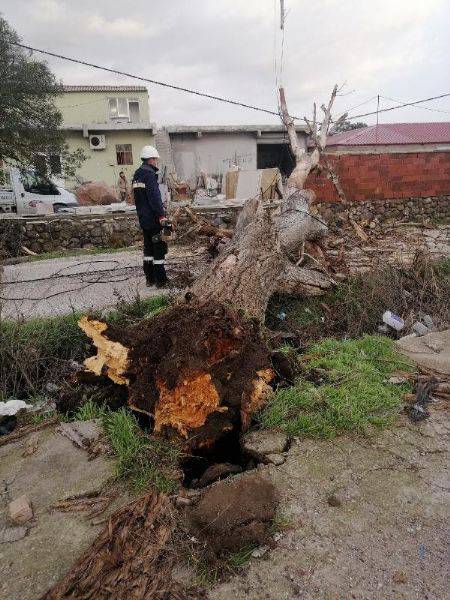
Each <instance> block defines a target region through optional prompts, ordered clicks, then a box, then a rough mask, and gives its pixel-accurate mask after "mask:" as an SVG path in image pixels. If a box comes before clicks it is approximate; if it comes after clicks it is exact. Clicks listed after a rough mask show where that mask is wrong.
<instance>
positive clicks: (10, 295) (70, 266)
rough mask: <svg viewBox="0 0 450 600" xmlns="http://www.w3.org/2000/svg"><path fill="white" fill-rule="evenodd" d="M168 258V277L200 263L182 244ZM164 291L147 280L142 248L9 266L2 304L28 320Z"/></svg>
mask: <svg viewBox="0 0 450 600" xmlns="http://www.w3.org/2000/svg"><path fill="white" fill-rule="evenodd" d="M167 258H168V259H167V269H168V272H169V276H170V274H171V272H173V271H174V270H175V271H176V270H180V269H182V270H187V269H189V268H190V267H191V264H192V262H193V259H194V262H195V257H194V256H193V255H192V253H189V252H186V251H183V249H180V248H174V249H172V250H171V251H170V253H169V255H168V257H167ZM171 291H173V289H171V288H168V289H165V290H164V293H170V292H171ZM161 292H162V290H159V289H157V288H155V287H151V288H148V287H146V285H145V278H144V275H143V272H142V251H131V252H118V253H113V254H96V255H89V256H74V257H67V258H58V259H51V260H42V261H35V262H24V263H20V264H16V265H6V266H4V267H3V273H2V281H1V284H0V309H1V315H2V317H3V318H13V319H19V318H24V319H29V318H32V317H37V316H55V315H62V314H67V313H70V312H71V311H74V310H76V311H78V310H89V309H98V308H103V307H106V306H113V305H115V304H116V303H117V302H118V301H120V300H125V301H131V300H133V299H134V298H136V296H137V295H139V296H140V297H141V298H145V297H149V296H153V295H156V294H161Z"/></svg>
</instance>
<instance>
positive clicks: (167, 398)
mask: <svg viewBox="0 0 450 600" xmlns="http://www.w3.org/2000/svg"><path fill="white" fill-rule="evenodd" d="M80 327H81V328H82V329H83V331H84V332H85V333H86V334H87V335H88V336H89V337H90V338H91V339H92V341H93V343H94V345H95V346H96V348H97V355H96V356H94V357H91V358H88V359H87V360H86V361H85V363H84V364H85V366H86V368H87V369H88V370H90V371H92V372H93V373H95V374H96V375H97V376H107V377H109V378H110V379H111V380H112V381H114V382H115V383H118V384H120V385H124V386H126V387H127V389H128V404H129V406H130V407H131V408H133V409H134V410H136V411H139V412H142V413H144V414H147V415H149V416H150V417H151V418H152V419H153V427H154V431H155V432H156V433H161V434H162V435H168V436H169V437H174V436H175V437H178V438H179V440H180V442H181V443H182V444H183V446H185V447H186V448H188V449H194V448H200V447H202V448H205V447H211V446H212V445H213V444H214V443H215V442H216V441H217V440H218V439H219V438H220V437H221V436H222V435H224V434H225V433H227V432H229V431H231V430H237V431H244V430H245V429H247V428H248V427H249V425H250V421H251V418H252V416H253V415H254V414H255V412H256V411H258V410H260V409H261V408H262V407H263V406H264V405H265V403H266V402H267V398H268V395H269V394H270V393H271V392H272V388H271V387H270V385H269V384H270V382H271V381H272V379H273V378H274V377H275V373H274V371H273V370H272V368H271V362H270V355H269V351H268V349H267V347H266V346H265V344H264V341H263V339H262V338H261V333H260V329H259V325H258V324H257V322H256V321H251V320H247V319H245V318H244V317H243V315H241V314H239V313H237V312H235V311H234V310H232V309H231V308H230V307H226V306H224V305H222V304H219V303H217V302H213V301H212V302H209V303H207V304H203V303H202V304H198V303H196V302H192V304H189V305H186V304H178V305H175V306H173V307H172V308H170V309H168V310H167V311H164V312H163V313H161V314H160V315H158V316H156V317H154V318H153V319H149V320H144V321H142V322H141V323H140V324H139V326H138V327H135V328H122V327H115V326H113V325H108V324H107V323H103V322H101V321H98V320H95V319H91V318H89V317H83V318H82V319H81V320H80Z"/></svg>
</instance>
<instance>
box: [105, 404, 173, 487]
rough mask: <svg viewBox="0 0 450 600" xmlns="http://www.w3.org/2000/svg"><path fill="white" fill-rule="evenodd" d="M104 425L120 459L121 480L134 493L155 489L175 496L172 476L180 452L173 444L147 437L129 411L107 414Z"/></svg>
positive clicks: (118, 469) (118, 465)
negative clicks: (122, 479)
mask: <svg viewBox="0 0 450 600" xmlns="http://www.w3.org/2000/svg"><path fill="white" fill-rule="evenodd" d="M103 425H104V428H105V431H106V434H107V436H108V438H109V441H110V444H111V446H112V448H113V450H114V453H115V455H116V459H117V476H118V477H120V478H124V479H127V480H128V481H129V482H130V484H131V487H132V488H133V491H134V492H136V493H140V492H142V491H143V490H145V489H147V488H149V487H154V488H155V489H156V490H158V491H160V492H166V493H168V492H172V491H174V489H175V488H176V485H177V484H176V481H175V480H174V479H172V478H171V477H170V474H168V473H169V472H170V471H171V470H172V471H174V469H175V467H176V465H177V463H178V458H179V450H178V448H177V447H176V446H175V445H173V444H171V443H170V442H168V441H166V440H163V439H158V438H151V437H148V436H146V435H145V434H144V433H143V432H142V430H141V429H140V427H139V425H138V423H137V421H136V419H135V417H134V416H133V415H132V414H131V413H130V412H129V411H128V410H127V409H125V408H122V409H120V410H118V411H116V412H107V413H106V415H105V416H104V417H103Z"/></svg>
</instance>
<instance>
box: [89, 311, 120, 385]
mask: <svg viewBox="0 0 450 600" xmlns="http://www.w3.org/2000/svg"><path fill="white" fill-rule="evenodd" d="M78 325H79V327H80V328H81V329H82V330H83V331H84V333H85V334H86V335H87V336H88V337H90V338H91V340H92V341H93V343H94V345H95V347H96V348H97V354H96V355H95V356H91V357H90V358H87V359H86V360H85V361H84V365H85V367H86V368H87V369H88V371H92V372H93V373H95V374H96V375H99V376H100V375H102V374H105V375H107V376H108V377H109V378H110V379H111V380H112V381H114V383H118V384H120V385H127V384H128V383H129V380H128V378H127V377H124V376H123V374H124V373H125V372H126V370H127V368H128V348H125V346H123V345H122V344H121V343H119V342H113V341H111V340H109V339H108V338H107V337H106V335H104V334H105V331H106V329H107V328H108V325H107V324H106V323H102V322H101V321H96V320H94V319H89V318H88V317H81V319H80V320H79V321H78Z"/></svg>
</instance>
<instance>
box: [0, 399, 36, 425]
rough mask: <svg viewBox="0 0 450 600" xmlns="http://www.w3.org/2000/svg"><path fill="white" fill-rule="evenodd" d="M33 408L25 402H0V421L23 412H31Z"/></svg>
mask: <svg viewBox="0 0 450 600" xmlns="http://www.w3.org/2000/svg"><path fill="white" fill-rule="evenodd" d="M32 408H33V407H32V406H31V404H27V403H26V402H24V401H23V400H7V401H6V402H0V421H1V418H2V417H11V416H13V415H17V413H19V412H20V411H22V410H31V409H32Z"/></svg>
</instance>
